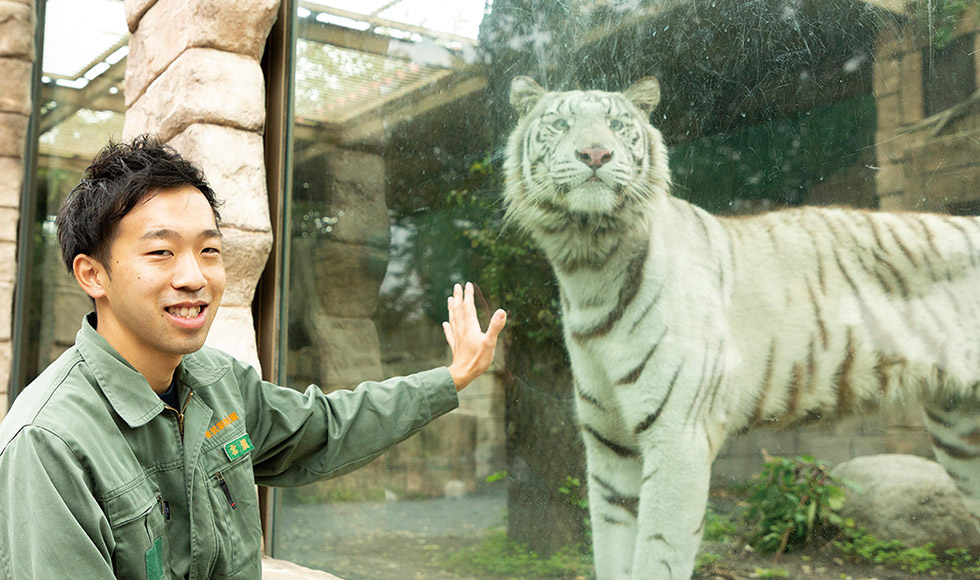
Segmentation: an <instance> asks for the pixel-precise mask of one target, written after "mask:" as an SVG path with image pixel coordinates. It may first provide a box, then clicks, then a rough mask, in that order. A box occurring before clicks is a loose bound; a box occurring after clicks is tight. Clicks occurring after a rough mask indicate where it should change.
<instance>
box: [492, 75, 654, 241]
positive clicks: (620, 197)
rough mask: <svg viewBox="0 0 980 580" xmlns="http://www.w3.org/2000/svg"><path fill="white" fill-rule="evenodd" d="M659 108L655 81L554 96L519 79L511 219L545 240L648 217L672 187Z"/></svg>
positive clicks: (510, 150)
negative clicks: (656, 119) (653, 119)
mask: <svg viewBox="0 0 980 580" xmlns="http://www.w3.org/2000/svg"><path fill="white" fill-rule="evenodd" d="M659 101H660V85H659V83H658V82H657V80H656V79H654V78H645V79H642V80H640V81H639V82H637V83H636V84H634V85H633V86H632V87H630V88H629V89H627V90H626V91H625V92H622V93H608V92H602V91H571V92H547V91H545V90H544V89H543V88H541V87H540V86H539V85H538V84H537V83H535V82H534V81H533V80H531V79H529V78H527V77H517V78H515V79H514V80H513V81H512V83H511V92H510V102H511V104H512V105H513V106H514V108H515V109H516V110H517V112H518V113H519V114H520V120H519V121H518V124H517V127H516V128H515V129H514V132H513V133H512V134H511V136H510V140H509V141H508V144H507V155H506V160H505V164H504V168H505V175H506V186H505V191H504V203H505V205H506V207H507V214H508V217H509V218H511V219H514V220H516V221H517V222H518V223H519V224H520V225H521V226H522V227H524V228H526V229H527V230H529V231H530V232H531V233H532V234H540V233H541V232H542V231H545V232H548V231H551V232H560V231H566V230H569V229H578V230H581V229H585V230H587V231H590V232H599V231H602V230H608V229H613V228H618V227H621V226H622V225H623V221H624V220H629V219H631V218H633V217H635V216H637V215H643V214H644V213H645V211H646V208H647V207H648V206H649V201H650V200H651V199H653V198H655V197H656V196H658V195H662V194H665V193H666V192H667V190H668V187H669V182H670V171H669V168H668V165H667V150H666V147H665V145H664V143H663V137H662V135H661V134H660V131H658V130H657V129H655V128H654V127H653V126H652V125H650V123H649V120H648V119H649V116H650V113H651V111H653V109H654V108H655V107H656V106H657V104H658V103H659ZM536 237H538V236H537V235H536Z"/></svg>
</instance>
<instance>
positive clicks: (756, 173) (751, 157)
mask: <svg viewBox="0 0 980 580" xmlns="http://www.w3.org/2000/svg"><path fill="white" fill-rule="evenodd" d="M876 127H877V109H876V106H875V100H874V98H873V97H871V96H867V97H858V98H855V99H849V100H846V101H841V102H839V103H834V104H833V105H829V106H826V107H820V108H815V109H812V110H809V111H806V112H803V113H800V114H799V115H796V116H794V117H774V118H771V119H766V120H765V121H763V122H762V123H759V124H754V125H749V126H744V127H739V128H736V129H734V130H732V131H728V132H724V133H717V134H714V135H709V136H704V137H701V138H699V139H695V140H692V141H688V142H685V143H681V144H678V145H675V146H673V147H671V150H670V168H671V173H672V175H673V177H674V182H675V188H674V195H676V196H678V197H681V198H684V199H686V200H688V201H690V202H692V203H695V204H697V205H698V206H700V207H702V208H704V209H706V210H708V211H710V212H713V213H715V212H723V211H727V210H728V209H729V208H730V207H731V206H732V204H733V202H734V200H737V199H751V200H762V199H768V200H771V201H773V202H775V205H776V206H781V205H798V204H800V203H803V202H805V201H806V198H807V196H808V195H809V193H810V190H811V189H812V187H813V186H815V185H818V184H820V183H821V182H823V181H825V180H827V179H828V178H830V177H832V176H834V175H836V174H837V173H840V172H841V171H844V170H846V169H847V168H849V167H851V166H853V165H854V164H855V163H857V162H858V161H859V158H860V152H861V151H863V150H865V149H866V148H867V147H869V146H873V144H874V137H875V129H876Z"/></svg>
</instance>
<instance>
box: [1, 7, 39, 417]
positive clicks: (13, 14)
mask: <svg viewBox="0 0 980 580" xmlns="http://www.w3.org/2000/svg"><path fill="white" fill-rule="evenodd" d="M34 14H35V9H34V2H33V0H0V79H3V82H2V83H0V419H3V416H4V414H5V413H6V411H7V406H8V400H7V386H8V384H9V382H10V362H11V354H12V350H13V347H12V344H11V330H12V312H13V296H14V282H15V280H16V278H17V260H16V256H17V221H18V218H19V217H20V210H19V208H20V193H21V189H22V188H23V184H24V154H25V151H26V146H27V131H28V121H29V119H30V114H31V84H32V82H31V80H32V70H33V62H34V48H35V47H34V23H35V18H34Z"/></svg>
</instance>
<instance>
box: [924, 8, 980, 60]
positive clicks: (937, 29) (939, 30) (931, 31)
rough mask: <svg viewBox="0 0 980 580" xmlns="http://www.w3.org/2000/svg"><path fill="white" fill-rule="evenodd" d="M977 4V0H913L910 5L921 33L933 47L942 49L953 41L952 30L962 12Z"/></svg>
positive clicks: (953, 30) (954, 28)
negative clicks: (929, 40)
mask: <svg viewBox="0 0 980 580" xmlns="http://www.w3.org/2000/svg"><path fill="white" fill-rule="evenodd" d="M977 5H980V2H978V1H977V0H915V1H913V2H912V3H911V5H910V7H911V14H912V16H913V18H914V22H915V23H916V24H917V25H918V27H919V29H920V30H921V31H922V32H921V33H922V34H923V35H924V36H927V37H928V38H929V39H931V41H932V45H933V47H935V48H936V49H937V50H942V49H944V48H946V47H947V46H949V43H950V42H952V41H953V32H955V30H956V24H957V23H958V22H959V21H960V18H961V17H962V16H963V13H964V12H966V10H967V9H968V8H970V7H971V6H977Z"/></svg>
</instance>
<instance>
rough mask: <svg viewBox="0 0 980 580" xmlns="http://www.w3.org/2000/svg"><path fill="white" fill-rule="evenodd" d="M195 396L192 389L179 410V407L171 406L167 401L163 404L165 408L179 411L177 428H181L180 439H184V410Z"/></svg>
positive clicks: (175, 411)
mask: <svg viewBox="0 0 980 580" xmlns="http://www.w3.org/2000/svg"><path fill="white" fill-rule="evenodd" d="M193 396H194V391H190V392H189V393H187V399H186V400H184V405H183V407H181V408H180V410H179V411H178V410H177V409H174V408H173V407H171V406H170V405H168V404H166V403H164V404H163V407H164V408H165V409H170V410H171V411H173V412H174V413H177V428H178V429H179V430H180V440H181V441H183V440H184V411H186V410H187V405H189V404H190V402H191V397H193Z"/></svg>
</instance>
